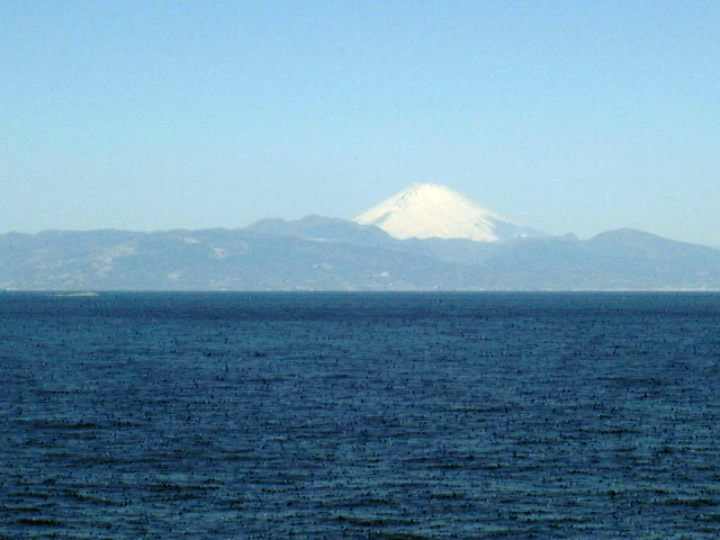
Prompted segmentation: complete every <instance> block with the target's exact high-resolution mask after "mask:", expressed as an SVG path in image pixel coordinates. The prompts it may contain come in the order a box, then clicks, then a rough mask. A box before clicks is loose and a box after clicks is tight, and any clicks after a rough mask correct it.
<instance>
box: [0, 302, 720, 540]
mask: <svg viewBox="0 0 720 540" xmlns="http://www.w3.org/2000/svg"><path fill="white" fill-rule="evenodd" d="M0 379H1V381H2V386H1V387H0V537H2V538H12V539H15V538H113V539H114V538H128V539H136V538H383V539H390V538H396V539H400V538H427V539H429V538H439V539H440V538H553V539H554V538H648V539H649V538H658V539H660V538H663V539H664V538H718V537H720V448H719V446H718V445H719V444H720V391H719V390H720V295H710V294H707V295H706V294H252V295H248V294H101V295H99V296H97V297H67V296H57V295H54V294H19V293H6V294H0Z"/></svg>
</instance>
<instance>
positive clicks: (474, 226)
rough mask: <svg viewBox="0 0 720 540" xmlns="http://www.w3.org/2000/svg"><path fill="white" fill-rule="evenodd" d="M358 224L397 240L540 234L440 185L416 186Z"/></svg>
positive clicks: (488, 239)
mask: <svg viewBox="0 0 720 540" xmlns="http://www.w3.org/2000/svg"><path fill="white" fill-rule="evenodd" d="M354 221H355V222H357V223H360V224H363V225H375V226H377V227H379V228H381V229H383V230H384V231H385V232H387V233H388V234H390V235H391V236H393V237H394V238H397V239H406V238H420V239H425V238H462V239H467V240H474V241H478V242H497V241H501V240H507V239H510V238H518V237H525V236H536V235H538V233H537V232H535V231H532V230H531V229H528V228H524V227H520V226H518V225H515V224H514V223H511V222H509V221H506V220H503V219H502V218H500V216H498V215H497V214H495V213H494V212H492V211H490V210H487V209H485V208H483V207H481V206H479V205H478V204H476V203H475V202H473V201H472V200H470V199H469V198H467V197H465V196H464V195H461V194H460V193H457V192H455V191H453V190H451V189H449V188H447V187H445V186H441V185H438V184H413V185H412V186H410V187H409V188H408V189H406V190H404V191H401V192H400V193H396V194H395V195H393V196H392V197H390V198H388V199H386V200H385V201H383V202H381V203H380V204H378V205H377V206H374V207H373V208H371V209H369V210H367V211H366V212H363V213H362V214H360V215H359V216H357V217H356V218H355V220H354Z"/></svg>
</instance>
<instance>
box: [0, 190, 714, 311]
mask: <svg viewBox="0 0 720 540" xmlns="http://www.w3.org/2000/svg"><path fill="white" fill-rule="evenodd" d="M13 290H21V291H39V290H46V291H47V290H49V291H120V290H149V291H177V290H184V291H215V290H235V291H297V290H301V291H307V290H312V291H315V290H324V291H408V290H409V291H444V290H446V291H453V290H468V291H545V290H549V291H578V290H580V291H599V290H602V291H607V290H610V291H617V290H623V291H626V290H635V291H636V290H674V291H678V290H693V291H706V290H711V291H720V250H718V249H714V248H710V247H706V246H701V245H694V244H688V243H684V242H676V241H673V240H669V239H667V238H662V237H659V236H656V235H653V234H650V233H647V232H643V231H638V230H632V229H617V230H612V231H606V232H603V233H600V234H598V235H596V236H594V237H592V238H589V239H584V240H583V239H580V238H578V237H576V236H574V235H571V234H568V235H564V236H548V235H542V234H541V233H538V232H537V231H535V230H533V229H529V228H526V227H522V226H520V225H517V224H515V223H512V222H511V221H508V220H506V219H503V218H502V217H500V216H499V215H498V214H496V213H495V212H492V211H491V210H487V209H485V208H483V207H482V206H480V205H478V204H477V203H475V202H473V201H472V200H470V199H468V198H467V197H465V196H463V195H461V194H459V193H457V192H455V191H453V190H451V189H449V188H447V187H444V186H440V185H436V184H415V185H413V186H411V187H410V188H408V189H406V190H405V191H402V192H400V193H398V194H396V195H394V196H392V197H390V198H389V199H387V200H386V201H384V202H382V203H380V204H379V205H377V206H375V207H374V208H371V209H370V210H368V211H367V212H365V213H363V214H361V215H359V216H358V217H356V218H355V220H354V221H349V220H344V219H338V218H329V217H323V216H318V215H312V216H307V217H304V218H302V219H297V220H289V221H288V220H284V219H264V220H261V221H258V222H256V223H254V224H252V225H250V226H248V227H245V228H241V229H205V230H186V229H179V230H170V231H155V232H136V231H117V230H96V231H44V232H40V233H37V234H23V233H7V234H0V297H1V296H2V295H3V294H5V293H4V292H3V291H13ZM1 299H2V298H0V300H1Z"/></svg>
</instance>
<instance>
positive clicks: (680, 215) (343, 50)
mask: <svg viewBox="0 0 720 540" xmlns="http://www.w3.org/2000/svg"><path fill="white" fill-rule="evenodd" d="M719 32H720V2H718V1H716V0H708V1H693V0H686V1H672V2H670V1H663V0H652V1H650V0H648V1H640V0H604V1H602V2H594V1H591V0H587V1H581V0H574V1H561V0H553V1H541V0H531V1H530V0H529V1H509V0H506V1H490V0H488V1H475V0H472V1H453V0H438V1H422V0H415V1H409V0H404V1H397V0H383V1H382V2H366V1H359V0H358V1H349V0H348V1H342V0H336V1H324V2H319V1H312V0H306V1H295V0H292V1H264V2H250V1H240V0H238V1H233V2H229V1H228V2H220V1H218V2H179V1H167V2H163V1H153V2H147V1H145V0H143V1H129V0H128V1H122V2H101V1H81V0H73V1H69V2H59V1H55V0H52V1H44V0H33V1H31V2H29V1H27V0H4V1H3V2H0V68H2V69H1V71H0V73H1V74H0V232H7V231H10V230H16V231H23V232H34V231H38V230H43V229H89V228H125V229H135V230H149V229H168V228H177V227H184V228H201V227H202V228H204V227H239V226H244V225H247V224H249V223H251V222H253V221H255V220H257V219H260V218H263V217H285V218H296V217H300V216H303V215H306V214H311V213H315V214H321V215H328V216H334V217H346V218H350V217H352V216H354V215H356V214H358V213H360V212H361V211H363V210H365V209H366V208H367V207H369V206H371V205H373V204H375V203H377V202H379V201H380V200H381V199H384V198H385V197H387V196H389V195H391V194H392V193H394V192H396V191H399V190H400V189H403V188H404V187H406V186H407V185H408V184H410V183H413V182H423V181H432V182H437V183H443V184H446V185H448V186H450V187H451V188H453V189H456V190H458V191H460V192H462V193H465V194H466V195H468V196H470V197H472V198H473V199H475V200H477V201H478V202H480V203H481V204H483V205H484V206H486V207H488V208H492V209H494V210H496V211H497V212H499V213H501V214H504V215H506V216H508V217H510V218H514V220H515V221H518V222H520V223H523V224H526V225H530V226H534V227H536V228H539V229H543V230H545V231H547V232H550V233H557V234H561V233H566V232H571V231H572V232H575V233H577V234H579V235H580V236H582V237H587V236H590V235H592V234H595V233H598V232H600V231H602V230H607V229H612V228H618V227H624V226H630V227H636V228H641V229H644V230H648V231H651V232H655V233H658V234H663V235H666V236H670V237H672V238H676V239H682V240H689V241H694V242H701V243H707V244H713V245H720V172H719V171H720V38H719V37H718V35H719Z"/></svg>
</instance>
